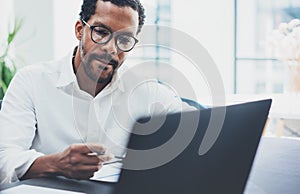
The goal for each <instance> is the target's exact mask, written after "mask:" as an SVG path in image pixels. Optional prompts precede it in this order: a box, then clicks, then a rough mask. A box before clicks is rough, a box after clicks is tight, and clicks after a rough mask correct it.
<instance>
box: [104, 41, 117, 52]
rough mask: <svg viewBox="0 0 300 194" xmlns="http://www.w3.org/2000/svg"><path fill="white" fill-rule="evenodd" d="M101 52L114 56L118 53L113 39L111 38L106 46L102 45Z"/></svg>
mask: <svg viewBox="0 0 300 194" xmlns="http://www.w3.org/2000/svg"><path fill="white" fill-rule="evenodd" d="M102 50H103V51H105V52H107V53H108V54H111V55H116V54H117V53H118V48H117V45H116V40H115V38H112V39H111V40H110V41H108V42H107V43H106V44H104V45H102Z"/></svg>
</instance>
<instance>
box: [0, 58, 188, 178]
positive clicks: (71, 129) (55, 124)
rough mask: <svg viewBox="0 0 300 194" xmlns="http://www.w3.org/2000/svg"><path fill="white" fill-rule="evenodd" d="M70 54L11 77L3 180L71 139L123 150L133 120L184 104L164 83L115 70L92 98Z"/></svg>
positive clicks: (2, 119)
mask: <svg viewBox="0 0 300 194" xmlns="http://www.w3.org/2000/svg"><path fill="white" fill-rule="evenodd" d="M71 58H72V56H71V54H70V55H68V56H67V57H65V58H63V59H62V60H59V61H53V62H47V63H40V64H37V65H33V66H27V67H25V68H23V69H21V70H20V71H18V73H17V74H16V75H15V77H14V78H13V80H12V82H11V84H10V87H9V89H8V91H7V93H6V95H5V97H4V100H3V105H2V110H1V111H0V182H1V183H9V182H13V181H17V180H18V179H19V178H20V177H22V176H23V175H24V174H25V173H26V171H27V170H28V169H29V167H30V166H31V165H32V163H33V162H34V160H35V159H36V158H38V157H40V156H42V155H44V154H51V153H57V152H62V151H63V150H65V149H66V148H67V147H68V146H70V145H71V144H74V143H85V142H99V143H102V144H104V145H106V147H107V148H108V151H109V152H110V153H113V154H115V155H123V154H124V146H126V143H127V138H128V135H129V133H130V130H131V129H132V127H133V125H134V122H135V120H136V119H138V118H139V117H142V116H150V115H151V114H153V113H155V114H160V113H162V112H178V111H180V110H181V109H182V107H181V101H180V98H178V96H177V95H176V94H175V93H174V92H173V91H171V90H169V89H167V88H166V86H163V85H161V84H158V83H157V81H155V80H151V79H148V80H139V79H133V76H132V75H130V76H124V80H126V79H127V80H126V81H124V80H123V81H122V78H121V77H120V76H119V75H118V74H116V75H115V76H114V78H113V80H112V82H111V83H110V84H109V85H107V87H106V88H104V89H103V90H102V91H101V92H100V93H99V94H98V95H97V96H96V97H95V98H94V97H92V96H91V95H89V94H88V93H86V92H84V91H82V90H80V89H79V86H78V83H77V80H76V76H75V74H74V72H73V68H72V63H71ZM124 75H126V73H124ZM128 75H129V74H128ZM134 80H135V81H134ZM137 82H138V83H137ZM136 83H137V84H136Z"/></svg>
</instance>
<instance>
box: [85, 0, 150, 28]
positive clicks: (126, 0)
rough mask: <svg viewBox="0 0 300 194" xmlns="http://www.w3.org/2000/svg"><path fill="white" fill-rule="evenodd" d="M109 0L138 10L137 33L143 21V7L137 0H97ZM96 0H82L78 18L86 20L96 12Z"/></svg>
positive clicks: (119, 5)
mask: <svg viewBox="0 0 300 194" xmlns="http://www.w3.org/2000/svg"><path fill="white" fill-rule="evenodd" d="M99 1H109V2H111V3H112V4H114V5H116V6H118V7H125V6H129V7H131V8H132V9H133V10H135V11H137V12H138V15H139V27H138V31H137V33H139V32H140V31H141V29H142V27H143V25H144V23H145V17H146V16H145V9H144V7H143V5H142V4H141V2H140V1H139V0H99ZM97 2H98V0H83V4H82V6H81V11H80V13H79V16H80V19H81V20H85V21H88V20H89V19H90V17H91V16H92V15H94V14H95V12H96V7H97Z"/></svg>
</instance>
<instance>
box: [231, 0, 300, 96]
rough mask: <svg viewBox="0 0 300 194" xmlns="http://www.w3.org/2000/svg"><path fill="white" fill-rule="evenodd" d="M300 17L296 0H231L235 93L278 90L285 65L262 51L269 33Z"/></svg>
mask: <svg viewBox="0 0 300 194" xmlns="http://www.w3.org/2000/svg"><path fill="white" fill-rule="evenodd" d="M294 18H300V1H299V0H264V1H259V0H235V54H234V55H235V61H234V62H235V72H234V74H235V76H234V80H235V83H234V91H235V93H248V94H257V93H282V92H283V90H284V82H285V80H286V78H285V76H283V75H285V73H284V71H286V65H285V64H282V63H281V62H280V61H277V60H276V59H273V58H270V57H269V56H268V54H267V52H266V44H265V43H266V39H267V36H268V35H269V33H270V32H271V31H272V30H273V29H275V28H277V27H278V25H279V23H281V22H289V21H290V20H292V19H294Z"/></svg>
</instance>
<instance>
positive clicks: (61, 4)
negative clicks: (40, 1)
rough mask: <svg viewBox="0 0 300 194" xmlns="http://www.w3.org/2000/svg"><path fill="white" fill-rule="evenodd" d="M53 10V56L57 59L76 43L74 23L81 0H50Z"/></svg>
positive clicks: (70, 49)
mask: <svg viewBox="0 0 300 194" xmlns="http://www.w3.org/2000/svg"><path fill="white" fill-rule="evenodd" d="M52 1H53V7H54V9H53V11H54V23H55V25H54V26H53V30H54V32H53V33H54V42H53V44H54V45H53V46H54V58H55V59H58V58H61V57H62V56H64V55H65V54H67V53H68V52H70V51H72V49H73V48H74V47H75V46H76V45H78V41H77V39H76V37H75V23H76V21H77V20H78V18H79V12H80V5H81V4H82V0H72V3H71V2H70V1H66V0H52Z"/></svg>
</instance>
